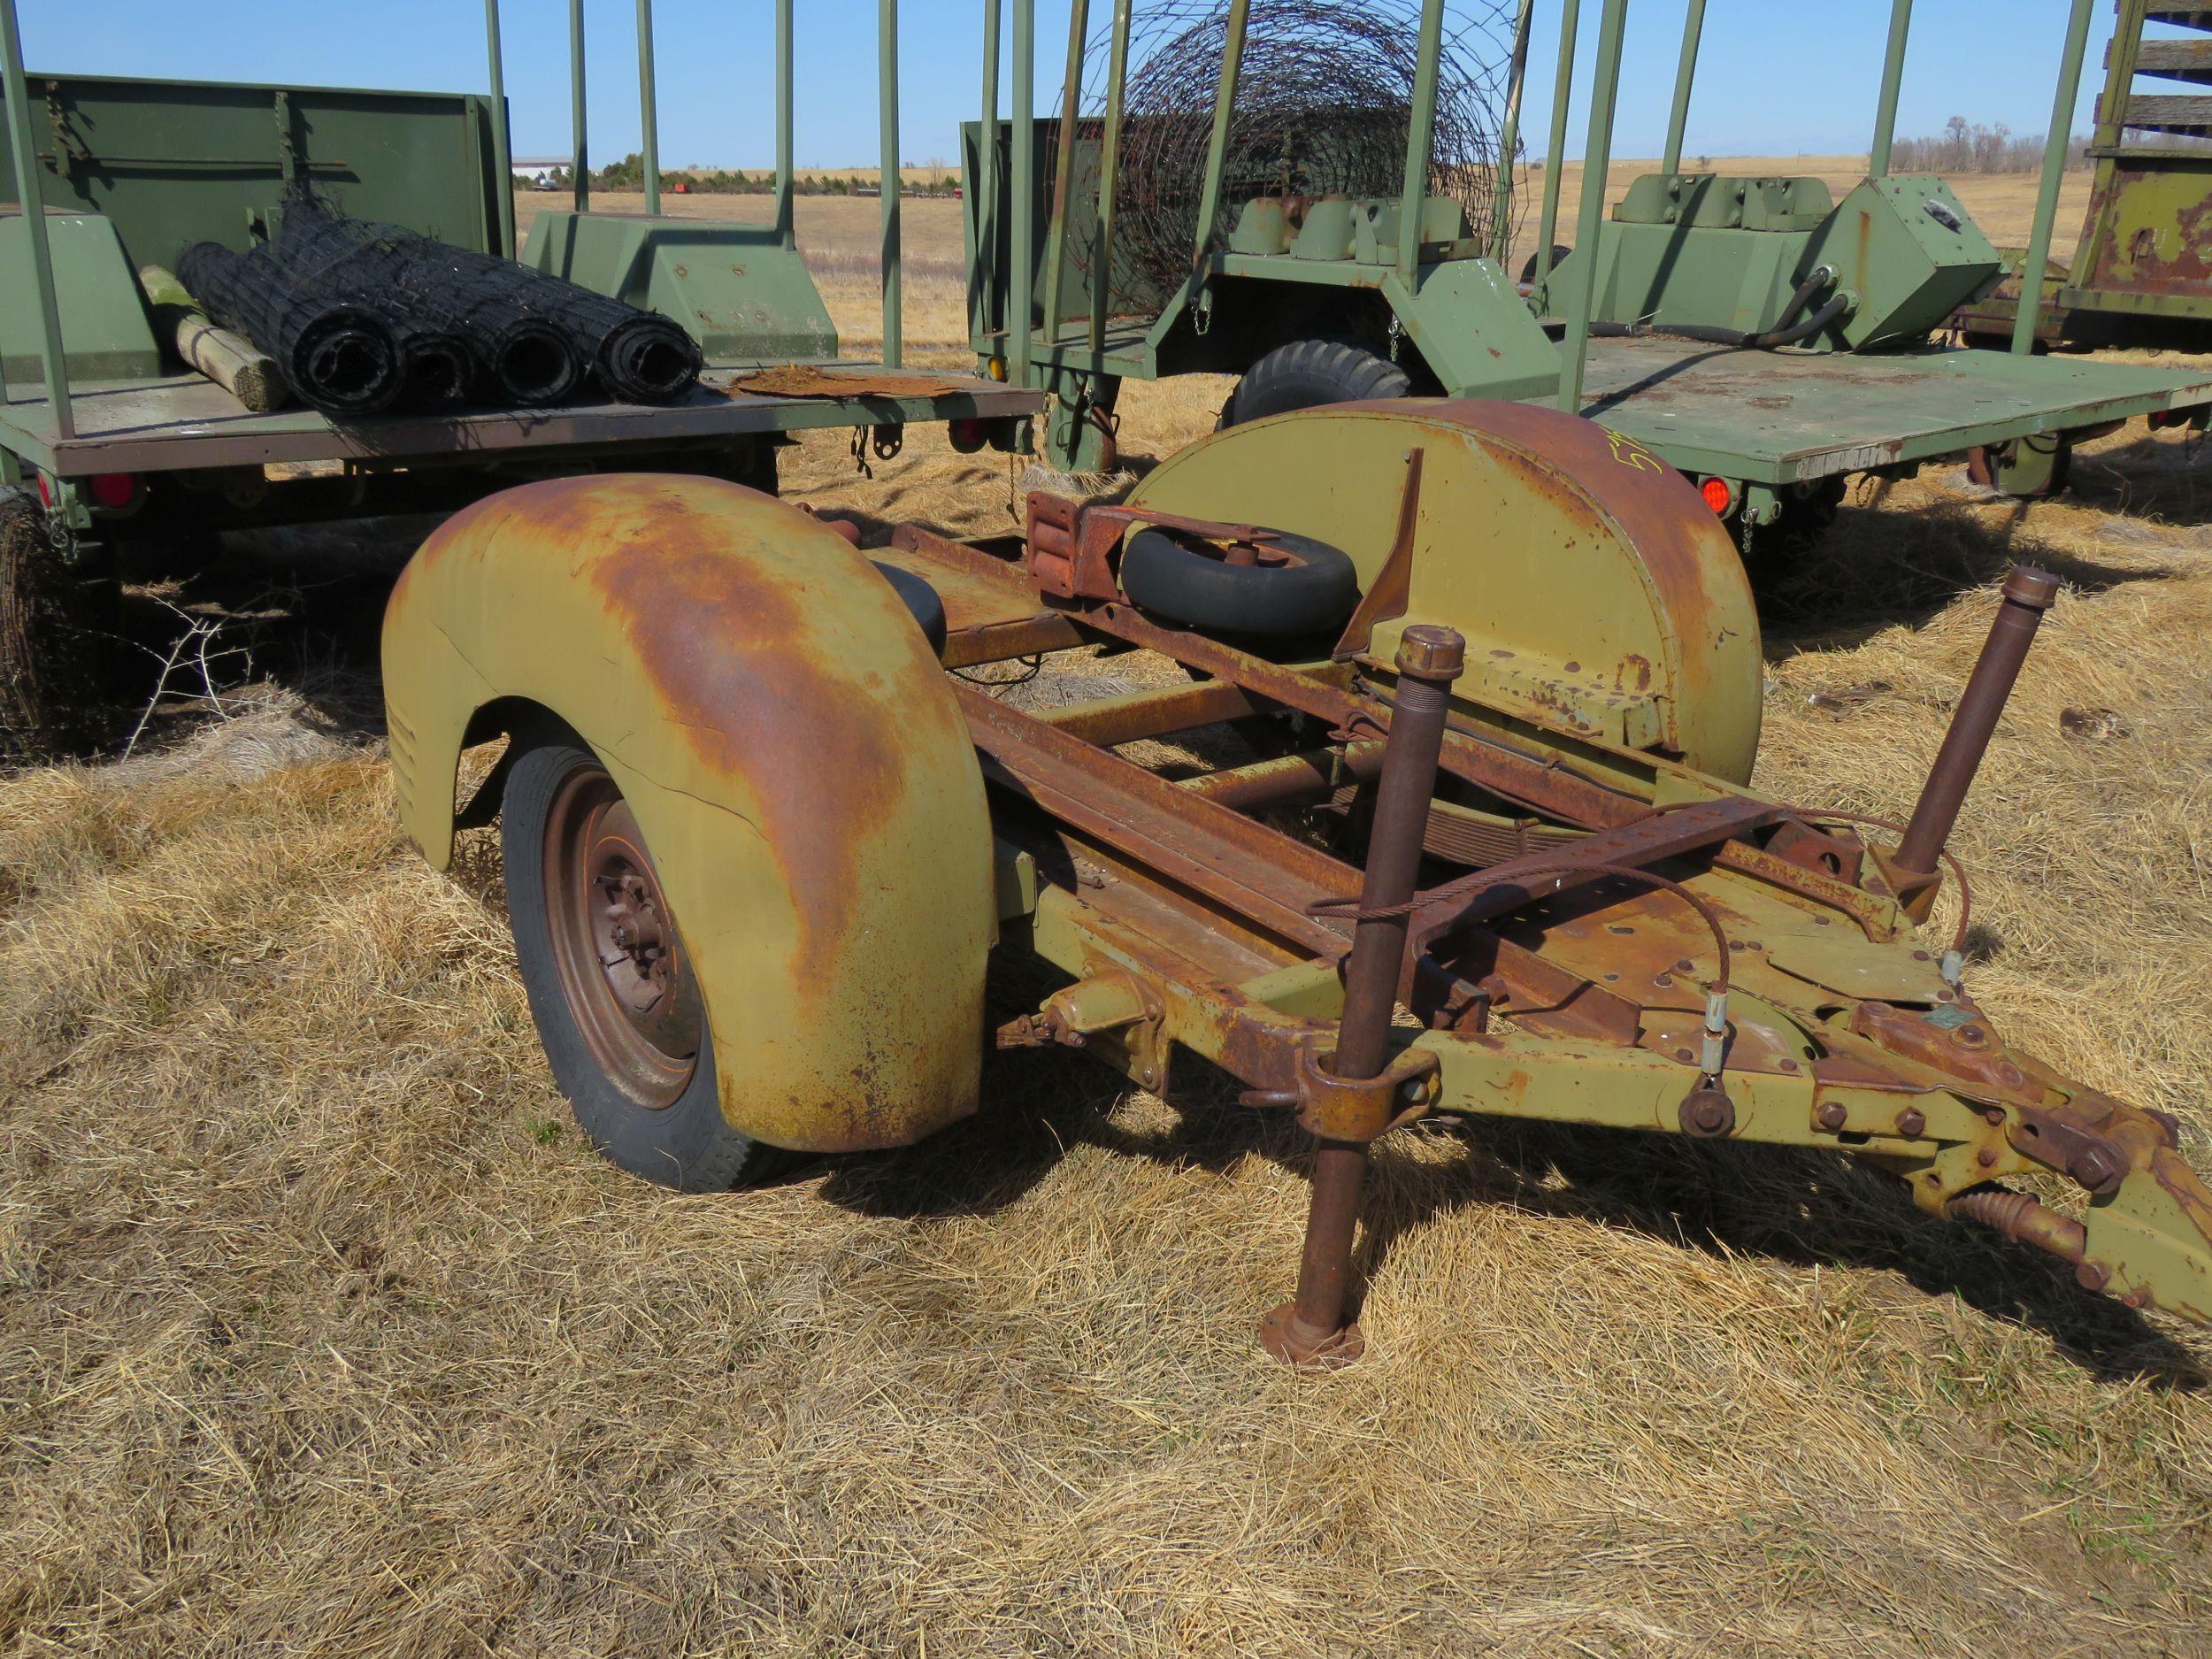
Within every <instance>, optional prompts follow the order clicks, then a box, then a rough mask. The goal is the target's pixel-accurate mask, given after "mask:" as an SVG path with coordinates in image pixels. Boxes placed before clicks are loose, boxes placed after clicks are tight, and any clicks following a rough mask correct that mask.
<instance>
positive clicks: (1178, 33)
mask: <svg viewBox="0 0 2212 1659" xmlns="http://www.w3.org/2000/svg"><path fill="white" fill-rule="evenodd" d="M1228 11H1229V8H1228V5H1227V4H1225V0H1138V4H1137V6H1136V12H1135V18H1136V21H1135V23H1134V25H1133V28H1132V31H1131V37H1130V53H1129V62H1130V69H1129V73H1128V80H1127V82H1126V87H1125V95H1124V117H1123V126H1122V141H1121V143H1122V149H1121V164H1120V170H1119V173H1118V181H1117V188H1116V189H1115V192H1114V213H1115V227H1114V242H1115V247H1114V255H1113V264H1112V272H1111V276H1112V282H1111V287H1112V288H1113V290H1114V293H1115V294H1116V296H1118V298H1125V299H1128V300H1130V301H1133V302H1135V303H1138V304H1139V306H1140V307H1141V306H1142V304H1143V303H1144V302H1145V301H1146V300H1149V301H1150V303H1158V302H1159V300H1160V299H1162V298H1164V296H1166V295H1168V294H1170V293H1171V292H1172V291H1173V290H1174V289H1175V288H1178V287H1179V286H1180V285H1181V284H1182V282H1183V281H1184V280H1186V279H1187V277H1188V276H1189V274H1190V271H1191V265H1192V259H1193V257H1194V251H1195V250H1196V247H1197V242H1198V236H1197V231H1198V210H1199V198H1200V196H1201V194H1202V191H1203V188H1204V185H1205V177H1206V160H1207V154H1208V150H1209V149H1210V142H1211V139H1212V134H1213V119H1214V100H1215V96H1216V94H1217V90H1218V88H1219V87H1220V84H1221V58H1222V51H1223V48H1224V47H1225V44H1226V42H1227V38H1228ZM1445 16H1446V23H1445V31H1444V42H1443V50H1442V53H1441V55H1440V59H1439V63H1438V65H1437V69H1438V76H1437V98H1436V125H1435V129H1434V136H1433V140H1432V144H1431V147H1430V152H1429V184H1428V188H1429V190H1430V193H1431V194H1432V195H1435V196H1447V197H1449V198H1450V199H1452V200H1453V201H1455V202H1457V203H1458V204H1459V205H1460V207H1461V208H1462V209H1463V211H1465V213H1466V216H1467V221H1468V226H1469V229H1470V234H1471V235H1473V236H1474V237H1476V238H1478V239H1485V238H1486V237H1487V236H1488V234H1489V232H1490V227H1491V220H1492V217H1493V214H1494V211H1495V210H1496V188H1495V187H1496V177H1497V166H1498V163H1499V157H1498V153H1497V151H1498V134H1499V131H1500V128H1501V127H1502V116H1503V111H1504V108H1505V100H1506V91H1507V79H1508V76H1509V64H1510V60H1511V56H1512V30H1513V7H1512V6H1511V5H1510V4H1504V3H1503V0H1454V4H1450V5H1448V6H1447V8H1446V13H1445ZM1420 19H1421V6H1420V4H1419V0H1251V10H1250V15H1249V21H1248V28H1247V33H1246V37H1245V47H1244V58H1243V62H1242V65H1241V67H1240V71H1239V73H1238V78H1237V101H1236V109H1235V111H1234V114H1233V118H1232V119H1231V121H1230V126H1229V143H1228V150H1227V155H1226V162H1225V166H1224V168H1223V174H1222V193H1221V207H1220V212H1219V214H1218V217H1217V219H1216V221H1215V223H1214V225H1213V226H1212V227H1210V231H1209V234H1208V242H1209V245H1210V246H1214V247H1218V246H1220V245H1221V244H1222V243H1223V242H1225V241H1226V240H1227V237H1228V234H1229V232H1230V230H1231V228H1232V227H1233V226H1234V225H1235V223H1236V220H1237V216H1238V214H1239V213H1240V211H1242V210H1243V207H1244V204H1246V203H1248V202H1250V201H1253V200H1255V199H1256V198H1258V197H1263V196H1276V197H1311V196H1381V197H1386V198H1390V199H1393V200H1394V199H1396V198H1397V197H1398V196H1400V194H1401V193H1402V190H1403V188H1404V185H1405V165H1406V147H1407V142H1408V139H1409V134H1410V132H1411V127H1412V111H1413V94H1414V81H1415V79H1416V75H1417V70H1418V68H1419V42H1420ZM1109 43H1110V42H1109V38H1108V36H1107V35H1103V34H1102V35H1099V36H1098V37H1097V38H1096V39H1094V41H1093V42H1091V43H1090V45H1089V48H1088V50H1087V53H1086V58H1085V61H1086V64H1087V69H1086V76H1085V88H1084V97H1083V101H1082V107H1083V108H1084V109H1086V110H1087V111H1092V112H1093V115H1092V116H1091V118H1089V119H1091V120H1092V121H1094V120H1095V112H1096V111H1100V110H1102V109H1103V108H1104V107H1105V104H1106V90H1107V88H1106V72H1107V65H1108V59H1109ZM1052 125H1053V126H1054V127H1056V125H1057V123H1054V124H1052ZM1513 159H1514V162H1515V163H1516V164H1517V160H1518V157H1514V158H1513ZM1040 165H1041V166H1043V167H1048V166H1049V165H1050V164H1049V160H1048V158H1041V162H1040ZM1047 176H1049V174H1047ZM1512 199H1513V197H1512V193H1510V192H1509V193H1508V204H1509V205H1508V209H1507V211H1509V212H1511V211H1512V207H1511V205H1510V204H1511V202H1512ZM1071 257H1072V260H1073V263H1074V264H1075V265H1076V266H1077V267H1078V269H1079V270H1081V271H1082V272H1083V273H1084V274H1085V275H1086V276H1087V275H1088V274H1089V262H1090V260H1091V259H1092V257H1093V250H1091V249H1090V248H1089V247H1087V245H1085V241H1084V239H1080V238H1079V239H1077V241H1076V242H1075V244H1074V245H1073V247H1072V248H1071Z"/></svg>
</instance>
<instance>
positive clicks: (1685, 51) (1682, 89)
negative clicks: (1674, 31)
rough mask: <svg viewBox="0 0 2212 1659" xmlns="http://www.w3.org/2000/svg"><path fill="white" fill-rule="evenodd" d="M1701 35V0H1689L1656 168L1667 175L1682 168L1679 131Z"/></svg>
mask: <svg viewBox="0 0 2212 1659" xmlns="http://www.w3.org/2000/svg"><path fill="white" fill-rule="evenodd" d="M1704 37H1705V0H1690V11H1689V15H1688V16H1686V17H1685V18H1684V19H1682V61H1681V62H1680V63H1679V64H1678V65H1676V67H1675V72H1674V110H1673V112H1672V113H1671V114H1670V115H1669V116H1668V117H1667V150H1666V154H1665V155H1664V156H1663V157H1661V158H1660V162H1659V171H1660V172H1661V173H1665V174H1667V175H1669V176H1670V177H1671V176H1672V175H1673V174H1675V173H1679V172H1681V171H1682V134H1683V130H1684V129H1685V128H1686V127H1688V125H1689V122H1690V88H1692V87H1693V86H1694V85H1695V84H1696V81H1697V52H1698V47H1699V46H1700V44H1701V43H1702V42H1703V40H1704Z"/></svg>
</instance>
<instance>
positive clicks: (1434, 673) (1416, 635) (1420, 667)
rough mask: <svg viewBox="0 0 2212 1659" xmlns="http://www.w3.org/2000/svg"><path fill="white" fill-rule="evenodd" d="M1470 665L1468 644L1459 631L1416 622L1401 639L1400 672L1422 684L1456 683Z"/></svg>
mask: <svg viewBox="0 0 2212 1659" xmlns="http://www.w3.org/2000/svg"><path fill="white" fill-rule="evenodd" d="M1466 665H1467V641H1466V640H1465V639H1464V638H1463V637H1462V635H1461V634H1460V632H1459V630H1458V629H1456V628H1445V627H1439V626H1436V624H1434V623H1432V622H1417V623H1415V624H1414V625H1413V626H1411V627H1409V628H1408V629H1407V630H1406V631H1405V632H1404V633H1403V634H1400V635H1399V636H1398V672H1400V673H1402V674H1411V675H1413V676H1414V677H1415V678H1417V679H1419V680H1456V679H1457V678H1458V677H1459V671H1460V670H1461V669H1463V668H1464V667H1465V666H1466Z"/></svg>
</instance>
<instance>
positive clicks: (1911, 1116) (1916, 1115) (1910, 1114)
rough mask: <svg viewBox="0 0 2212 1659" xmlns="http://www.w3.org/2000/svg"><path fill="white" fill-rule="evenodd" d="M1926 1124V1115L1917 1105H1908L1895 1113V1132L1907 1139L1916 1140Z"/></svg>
mask: <svg viewBox="0 0 2212 1659" xmlns="http://www.w3.org/2000/svg"><path fill="white" fill-rule="evenodd" d="M1927 1126H1928V1115H1927V1114H1926V1113H1925V1112H1924V1111H1922V1110H1920V1109H1919V1108H1918V1107H1917V1106H1908V1107H1906V1108H1905V1110H1902V1111H1901V1112H1899V1113H1898V1114H1897V1133H1899V1134H1901V1135H1902V1136H1904V1137H1905V1139H1906V1140H1908V1141H1917V1140H1919V1139H1920V1136H1921V1133H1922V1132H1923V1131H1924V1130H1925V1129H1926V1128H1927Z"/></svg>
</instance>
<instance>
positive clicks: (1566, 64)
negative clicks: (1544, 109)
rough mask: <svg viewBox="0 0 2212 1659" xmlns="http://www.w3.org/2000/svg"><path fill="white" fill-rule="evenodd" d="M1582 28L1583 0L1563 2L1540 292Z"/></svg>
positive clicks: (1554, 233)
mask: <svg viewBox="0 0 2212 1659" xmlns="http://www.w3.org/2000/svg"><path fill="white" fill-rule="evenodd" d="M1581 25H1582V0H1564V3H1563V4H1562V5H1561V6H1560V8H1559V69H1558V73H1556V74H1555V75H1554V76H1553V78H1552V88H1551V148H1550V149H1549V150H1546V151H1545V152H1544V211H1543V215H1542V217H1541V218H1540V219H1539V221H1538V223H1537V227H1536V266H1535V270H1534V273H1533V276H1534V279H1535V284H1536V286H1537V287H1538V288H1542V287H1543V286H1544V283H1545V280H1546V279H1548V277H1549V276H1550V275H1551V250H1552V247H1553V245H1554V244H1555V242H1557V241H1558V240H1559V187H1560V184H1561V182H1562V180H1563V179H1564V177H1565V175H1566V172H1567V104H1568V101H1569V100H1570V99H1571V98H1572V97H1573V96H1574V89H1575V44H1576V37H1577V35H1578V34H1579V33H1580V31H1581ZM1546 309H1549V308H1548V307H1547V308H1546Z"/></svg>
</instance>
